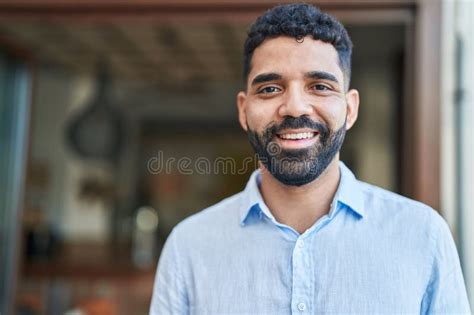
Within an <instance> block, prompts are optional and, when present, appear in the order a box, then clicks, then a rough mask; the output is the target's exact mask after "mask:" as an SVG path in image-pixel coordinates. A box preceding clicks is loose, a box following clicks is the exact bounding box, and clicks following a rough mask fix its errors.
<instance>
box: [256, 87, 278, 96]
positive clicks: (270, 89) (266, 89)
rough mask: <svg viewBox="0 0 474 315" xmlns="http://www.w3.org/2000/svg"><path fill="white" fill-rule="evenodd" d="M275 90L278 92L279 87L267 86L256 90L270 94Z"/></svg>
mask: <svg viewBox="0 0 474 315" xmlns="http://www.w3.org/2000/svg"><path fill="white" fill-rule="evenodd" d="M277 92H280V89H279V88H277V87H276V86H267V87H264V88H263V89H260V90H259V91H258V93H260V94H272V93H277Z"/></svg>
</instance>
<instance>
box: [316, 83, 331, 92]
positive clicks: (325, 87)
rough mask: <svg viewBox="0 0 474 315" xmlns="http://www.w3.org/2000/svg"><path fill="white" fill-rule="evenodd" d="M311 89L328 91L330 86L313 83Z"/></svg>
mask: <svg viewBox="0 0 474 315" xmlns="http://www.w3.org/2000/svg"><path fill="white" fill-rule="evenodd" d="M313 89H314V90H317V91H330V90H331V88H330V87H329V86H327V85H325V84H315V85H313Z"/></svg>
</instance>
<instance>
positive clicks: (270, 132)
mask: <svg viewBox="0 0 474 315" xmlns="http://www.w3.org/2000/svg"><path fill="white" fill-rule="evenodd" d="M300 128H308V129H313V130H316V131H317V132H319V134H320V138H321V139H325V138H326V137H327V136H328V135H329V133H330V130H329V127H328V126H327V125H326V124H323V123H320V122H317V121H314V120H312V119H311V118H309V117H308V116H299V117H291V116H285V118H284V119H283V121H282V122H281V123H279V124H276V123H273V124H272V125H271V126H269V127H268V128H267V129H266V130H265V138H267V139H271V138H273V137H274V136H276V134H277V133H279V132H280V131H282V130H285V129H300Z"/></svg>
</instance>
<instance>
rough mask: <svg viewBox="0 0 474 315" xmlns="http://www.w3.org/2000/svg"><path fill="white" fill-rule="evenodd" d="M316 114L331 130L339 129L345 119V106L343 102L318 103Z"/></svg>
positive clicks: (339, 100) (328, 101)
mask: <svg viewBox="0 0 474 315" xmlns="http://www.w3.org/2000/svg"><path fill="white" fill-rule="evenodd" d="M317 112H318V113H319V115H320V116H321V118H323V119H324V120H325V121H326V123H327V124H329V126H330V127H331V128H336V129H338V128H340V127H341V126H342V124H343V123H344V121H345V119H346V104H345V102H344V101H343V100H341V99H338V100H329V99H328V100H327V102H320V103H319V106H318V107H317Z"/></svg>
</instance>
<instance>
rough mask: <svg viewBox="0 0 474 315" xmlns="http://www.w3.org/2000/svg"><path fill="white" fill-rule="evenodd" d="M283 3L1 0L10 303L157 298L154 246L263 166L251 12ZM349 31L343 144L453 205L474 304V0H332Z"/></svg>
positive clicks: (2, 186)
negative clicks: (243, 121)
mask: <svg viewBox="0 0 474 315" xmlns="http://www.w3.org/2000/svg"><path fill="white" fill-rule="evenodd" d="M278 3H279V2H278V1H273V0H270V1H255V0H245V1H237V0H200V1H192V0H178V1H171V0H155V1H153V0H137V1H131V0H117V1H107V2H104V1H99V0H86V1H81V2H80V3H77V2H75V1H72V0H60V1H53V0H37V1H29V0H1V1H0V274H1V275H2V276H1V277H0V313H1V314H64V313H67V312H70V314H76V313H74V312H76V311H79V310H82V312H83V313H87V314H147V312H148V305H149V302H150V297H151V290H152V284H153V280H154V279H153V277H154V272H155V267H156V263H157V260H158V257H159V252H160V248H161V246H162V245H163V242H164V241H165V239H166V237H167V235H168V233H169V231H170V230H171V229H172V227H173V226H174V225H175V224H176V223H177V222H179V221H180V220H182V219H183V218H184V217H186V216H188V215H190V214H192V213H194V212H196V211H199V210H200V209H202V208H204V207H206V206H208V205H210V204H213V203H215V202H216V201H218V200H220V199H221V198H223V197H225V196H228V195H231V194H233V193H235V192H237V191H239V190H241V189H242V188H243V185H244V183H245V182H246V180H247V176H248V175H249V174H250V172H251V171H252V170H253V169H254V167H255V160H254V159H253V155H252V151H251V147H250V146H249V145H248V143H247V138H246V135H245V134H244V132H243V131H241V130H240V127H239V125H238V123H237V111H236V105H235V95H236V93H237V92H238V91H239V90H240V89H241V88H242V86H243V83H242V78H241V77H242V75H241V73H242V47H243V41H244V39H245V36H246V30H247V29H248V27H249V25H250V23H251V22H252V21H253V20H254V19H255V17H256V16H258V15H259V14H260V13H262V12H263V11H264V10H265V9H267V8H269V7H271V6H273V5H275V4H278ZM315 4H316V5H318V6H319V7H320V8H321V9H322V10H324V11H327V12H329V13H331V14H333V15H335V16H336V17H337V18H339V19H340V20H341V21H342V22H343V23H344V24H345V25H346V26H347V29H348V31H349V34H350V35H351V37H352V39H353V42H354V55H353V78H352V84H351V85H352V87H353V88H356V89H358V90H359V91H360V94H361V108H360V115H359V120H358V122H357V123H356V126H355V127H354V128H353V129H351V131H350V132H349V133H348V136H347V139H346V142H345V144H344V147H343V152H342V160H344V161H345V162H346V164H348V165H349V167H350V168H351V169H353V170H354V172H355V173H356V175H357V176H358V177H359V178H360V179H362V180H365V181H368V182H371V183H374V184H376V185H380V186H382V187H385V188H387V189H390V190H393V191H396V192H398V193H401V194H403V195H406V196H408V197H411V198H414V199H417V200H420V201H423V202H425V203H427V204H429V205H431V206H432V207H434V208H435V209H437V210H438V211H439V212H440V213H441V214H442V215H443V216H444V217H445V218H446V220H447V221H448V223H449V225H450V227H451V230H452V233H453V235H454V238H455V240H456V243H457V245H458V250H459V253H460V256H461V260H462V266H463V270H464V275H465V280H466V283H467V285H468V290H469V294H470V299H471V303H474V248H473V245H472V243H470V242H469V240H470V239H472V237H474V235H473V232H472V231H471V227H472V226H473V223H474V214H473V211H472V209H470V207H469V205H470V203H469V201H470V198H469V197H470V196H473V195H474V183H473V178H474V171H473V163H472V162H474V152H473V148H474V130H473V125H474V83H473V82H474V77H473V76H474V38H473V37H472V35H471V34H470V30H472V29H474V22H473V21H474V1H471V0H320V1H315Z"/></svg>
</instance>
